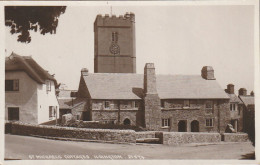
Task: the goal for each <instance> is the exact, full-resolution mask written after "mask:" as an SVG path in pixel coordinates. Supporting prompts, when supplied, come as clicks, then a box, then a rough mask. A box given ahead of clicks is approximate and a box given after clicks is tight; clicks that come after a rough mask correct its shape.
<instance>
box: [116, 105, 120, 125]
mask: <svg viewBox="0 0 260 165" xmlns="http://www.w3.org/2000/svg"><path fill="white" fill-rule="evenodd" d="M117 105H118V115H117V120H118V124H120V100H119V101H118V102H117Z"/></svg>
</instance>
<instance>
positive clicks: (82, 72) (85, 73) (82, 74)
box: [81, 68, 88, 76]
mask: <svg viewBox="0 0 260 165" xmlns="http://www.w3.org/2000/svg"><path fill="white" fill-rule="evenodd" d="M87 75H88V69H87V68H82V69H81V76H87Z"/></svg>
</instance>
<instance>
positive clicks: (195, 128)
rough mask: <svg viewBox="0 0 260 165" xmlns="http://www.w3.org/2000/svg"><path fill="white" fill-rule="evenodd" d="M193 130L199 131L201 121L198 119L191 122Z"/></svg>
mask: <svg viewBox="0 0 260 165" xmlns="http://www.w3.org/2000/svg"><path fill="white" fill-rule="evenodd" d="M190 126H191V132H199V131H200V130H199V122H198V121H197V120H193V121H192V122H191V124H190Z"/></svg>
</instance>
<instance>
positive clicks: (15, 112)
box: [8, 107, 19, 121]
mask: <svg viewBox="0 0 260 165" xmlns="http://www.w3.org/2000/svg"><path fill="white" fill-rule="evenodd" d="M8 120H17V121H18V120H19V108H18V107H9V108H8Z"/></svg>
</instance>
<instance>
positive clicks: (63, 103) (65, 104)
mask: <svg viewBox="0 0 260 165" xmlns="http://www.w3.org/2000/svg"><path fill="white" fill-rule="evenodd" d="M58 103H59V108H60V109H72V108H75V107H77V106H78V105H80V104H83V103H86V100H85V99H82V98H77V99H73V100H72V98H71V99H58Z"/></svg>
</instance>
